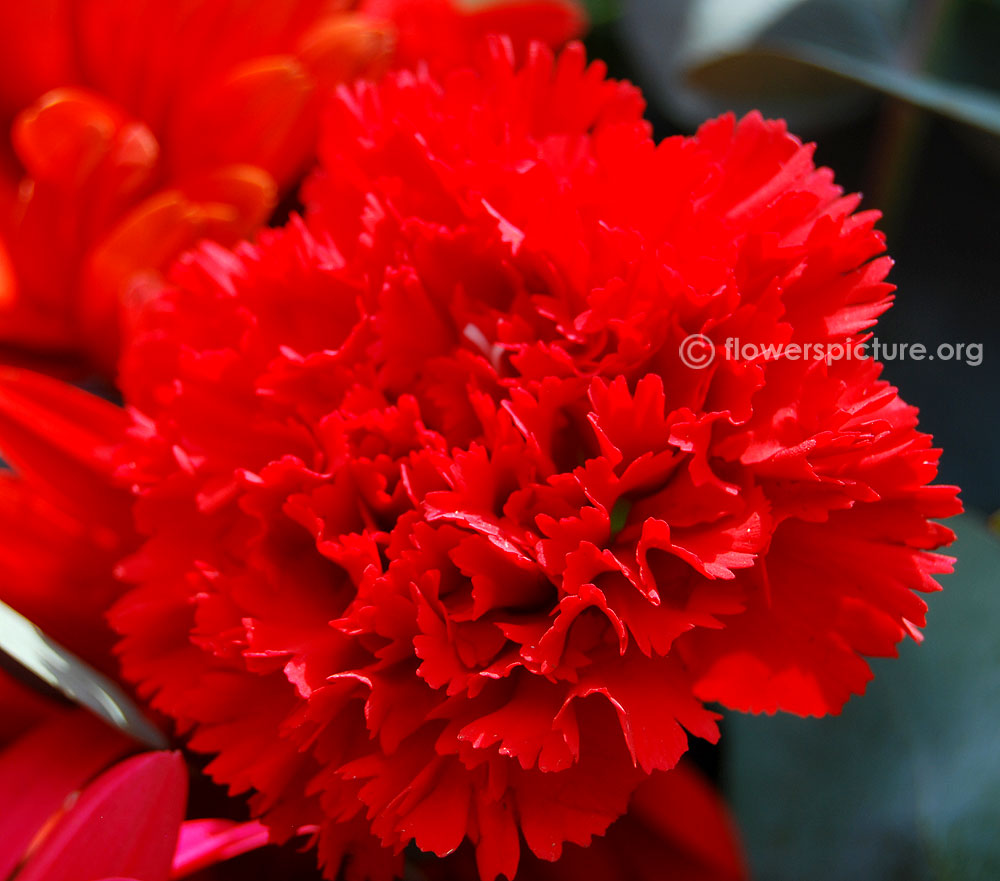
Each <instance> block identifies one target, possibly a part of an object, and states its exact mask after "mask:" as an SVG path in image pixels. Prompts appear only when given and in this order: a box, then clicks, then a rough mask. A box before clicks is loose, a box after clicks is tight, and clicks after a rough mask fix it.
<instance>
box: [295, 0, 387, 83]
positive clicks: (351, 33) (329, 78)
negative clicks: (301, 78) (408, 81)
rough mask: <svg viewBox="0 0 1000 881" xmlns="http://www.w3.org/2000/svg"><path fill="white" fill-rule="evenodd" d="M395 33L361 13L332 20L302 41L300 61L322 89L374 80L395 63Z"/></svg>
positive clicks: (334, 17)
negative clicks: (393, 51)
mask: <svg viewBox="0 0 1000 881" xmlns="http://www.w3.org/2000/svg"><path fill="white" fill-rule="evenodd" d="M395 36H396V31H395V28H394V27H393V26H392V25H391V24H390V23H388V22H381V21H375V20H373V19H371V18H370V17H368V16H365V15H362V14H359V13H344V14H342V15H336V16H331V17H329V18H327V19H325V20H324V21H321V22H320V23H319V24H317V25H316V26H315V27H313V28H311V29H310V30H309V31H307V32H306V33H305V34H304V35H303V36H302V38H301V39H300V40H299V52H298V55H299V58H300V59H301V60H302V62H303V64H305V65H306V67H308V68H309V70H310V72H311V73H312V74H313V75H314V76H315V77H316V80H317V81H318V82H319V84H320V85H321V87H324V88H331V87H333V86H336V85H338V84H339V83H344V82H349V81H350V80H353V79H357V78H359V77H365V78H368V79H374V78H376V77H378V76H380V75H381V74H382V73H383V72H384V71H385V70H386V69H387V68H388V66H389V64H390V62H391V61H392V50H393V47H394V44H395Z"/></svg>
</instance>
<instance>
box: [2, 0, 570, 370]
mask: <svg viewBox="0 0 1000 881" xmlns="http://www.w3.org/2000/svg"><path fill="white" fill-rule="evenodd" d="M567 4H568V0H548V2H542V3H535V4H529V5H527V6H525V7H524V9H519V8H517V7H518V6H519V4H513V5H510V4H507V3H500V4H499V5H498V6H496V7H494V8H491V9H489V10H482V11H478V10H477V11H475V12H469V13H466V12H464V11H462V10H461V9H460V8H459V7H457V6H453V5H452V4H451V3H449V2H445V0H442V2H441V3H440V4H438V7H439V8H436V9H435V11H434V13H433V15H425V12H427V9H426V4H425V3H424V2H423V0H400V2H395V3H393V4H390V5H389V6H386V5H384V4H383V5H381V6H378V4H376V6H378V8H377V9H375V10H373V11H372V12H371V13H369V12H365V11H362V10H360V9H358V8H356V7H357V6H358V5H359V4H358V3H357V2H354V0H291V2H272V0H267V2H258V3H238V2H234V0H197V2H181V3H175V2H169V3H163V2H151V0H138V2H137V0H37V2H35V0H33V2H30V3H5V4H3V5H2V8H0V125H2V127H3V129H4V131H5V132H6V131H7V130H8V129H9V131H10V133H11V135H10V141H9V142H7V141H6V139H4V142H3V143H2V144H0V343H3V344H6V345H8V346H13V347H15V349H20V350H22V356H25V355H27V356H31V355H34V356H36V357H38V356H40V355H50V356H51V355H54V354H60V355H74V354H79V353H80V352H81V350H82V352H83V354H84V355H86V356H88V357H89V358H90V359H91V360H92V361H94V362H96V363H97V365H98V366H100V367H103V368H104V369H105V370H106V371H110V370H111V369H112V368H113V366H114V363H115V360H116V357H117V352H118V335H119V331H120V327H119V324H120V322H121V321H122V320H125V321H126V324H127V316H128V314H130V312H131V310H132V309H133V308H135V306H136V304H137V303H139V302H141V301H142V300H143V299H144V298H145V297H146V296H147V295H148V293H149V291H150V290H151V289H152V288H154V287H155V285H156V281H157V277H158V273H159V271H160V270H161V269H162V268H164V267H165V266H167V265H169V263H170V262H171V261H172V260H173V259H174V258H175V257H176V256H177V255H178V254H180V253H181V252H182V251H184V250H186V249H188V248H190V247H192V246H193V245H194V244H195V243H196V242H197V241H199V240H201V239H202V238H209V239H214V240H216V241H220V242H224V243H234V242H236V241H238V240H239V239H240V238H242V237H245V236H247V235H249V234H250V233H251V232H252V231H253V230H255V229H256V228H257V227H258V226H260V225H261V224H262V223H263V222H264V221H265V220H266V219H267V217H268V216H269V215H270V213H271V211H272V209H273V208H274V206H275V201H276V198H277V196H278V194H279V193H280V192H281V191H283V190H284V189H285V188H286V187H287V186H288V185H289V184H290V183H292V182H293V181H294V180H295V178H296V177H297V175H299V174H300V173H301V172H302V171H303V169H304V167H305V164H306V163H307V161H309V160H310V159H311V158H312V156H313V153H314V149H315V133H316V127H317V119H318V115H319V109H320V107H321V106H322V104H323V101H324V99H325V97H326V96H327V95H328V94H329V92H330V90H331V88H332V87H333V86H335V85H336V84H338V83H341V82H344V81H347V80H350V79H352V78H354V77H356V76H375V75H378V74H379V73H380V72H381V71H382V70H384V69H385V68H386V67H387V66H388V65H389V64H390V63H391V61H392V47H393V43H394V41H395V39H396V38H395V31H396V25H395V24H394V23H393V20H394V19H398V20H399V22H400V23H401V27H402V29H403V30H402V42H403V45H404V47H405V58H406V60H407V61H408V62H409V61H411V60H416V59H417V58H419V57H425V56H426V54H427V53H434V54H435V55H436V56H437V59H438V60H437V61H436V62H435V63H436V64H438V65H441V64H444V63H445V59H446V58H447V59H455V60H458V59H460V58H462V57H463V55H464V54H465V53H467V52H468V51H469V50H468V45H469V44H468V43H463V42H459V43H458V44H456V45H454V46H453V45H452V41H467V40H472V39H473V38H475V37H476V36H477V35H479V34H480V32H481V31H483V29H490V28H492V27H493V26H503V27H509V28H512V29H516V30H517V32H518V33H519V34H520V35H522V36H523V37H524V38H527V37H529V36H534V37H538V38H550V39H553V40H559V41H564V40H565V39H567V38H568V37H570V36H573V35H574V34H575V32H576V30H577V29H578V28H579V27H580V24H581V19H580V17H579V15H578V14H575V13H574V9H575V7H574V6H571V5H567ZM411 7H413V8H412V9H411ZM417 7H419V10H420V11H419V13H417V12H416V11H415V10H416V8H417ZM508 7H509V11H508ZM550 7H551V9H550ZM375 13H377V15H376V14H375ZM123 310H124V314H123Z"/></svg>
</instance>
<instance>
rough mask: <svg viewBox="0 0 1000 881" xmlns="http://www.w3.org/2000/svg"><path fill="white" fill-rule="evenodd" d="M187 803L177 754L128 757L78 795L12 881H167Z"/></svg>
mask: <svg viewBox="0 0 1000 881" xmlns="http://www.w3.org/2000/svg"><path fill="white" fill-rule="evenodd" d="M186 801H187V775H186V772H185V768H184V763H183V761H182V760H181V757H180V755H179V754H178V753H168V752H156V753H145V754H143V755H141V756H135V757H133V758H131V759H127V760H126V761H124V762H121V763H120V764H118V765H116V766H115V767H114V768H112V769H111V770H110V771H107V772H106V773H104V774H102V775H101V777H99V778H98V779H97V780H96V781H95V782H94V783H92V784H91V785H90V786H88V787H87V788H86V789H85V790H84V792H83V795H82V796H81V797H80V801H79V802H78V803H77V804H76V806H75V807H74V808H73V809H72V810H71V811H70V812H69V813H68V814H67V815H66V816H65V817H64V818H63V820H62V821H61V822H60V823H59V825H58V826H57V827H56V828H55V830H54V831H53V832H52V834H51V836H50V837H49V838H48V839H46V841H45V842H44V843H43V845H42V848H41V850H40V851H39V852H38V853H36V854H35V856H34V857H33V858H32V859H31V860H30V861H29V862H28V865H27V866H25V868H24V870H23V871H22V872H21V873H20V874H19V875H18V881H81V879H82V878H102V877H116V876H122V877H127V878H137V879H140V881H167V879H168V878H169V877H170V864H171V860H172V858H173V854H174V849H175V846H176V844H177V837H178V833H179V830H180V826H181V822H182V821H183V819H184V807H185V803H186Z"/></svg>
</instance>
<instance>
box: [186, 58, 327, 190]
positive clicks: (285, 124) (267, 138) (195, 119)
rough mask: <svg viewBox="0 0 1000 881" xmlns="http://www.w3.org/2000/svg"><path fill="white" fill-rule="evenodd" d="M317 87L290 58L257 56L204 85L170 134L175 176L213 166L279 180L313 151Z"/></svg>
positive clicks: (290, 172)
mask: <svg viewBox="0 0 1000 881" xmlns="http://www.w3.org/2000/svg"><path fill="white" fill-rule="evenodd" d="M314 92H315V85H314V83H313V80H312V77H311V76H310V75H309V74H308V73H307V71H306V70H305V68H304V67H303V66H302V65H301V64H300V63H299V62H298V61H297V60H296V59H295V58H292V57H291V56H285V55H279V56H272V57H269V58H259V59H255V60H253V61H250V62H246V63H244V64H240V65H238V66H237V67H235V68H233V69H232V70H231V71H230V72H229V73H228V74H227V75H226V76H225V77H224V78H222V79H221V80H218V81H216V83H215V84H206V85H205V86H204V88H203V89H202V91H201V92H200V93H199V94H198V96H197V97H196V98H195V99H193V101H192V103H191V104H189V105H188V106H185V107H182V108H180V109H179V110H178V112H177V115H176V116H175V122H174V126H173V128H172V131H171V136H170V141H169V147H170V161H171V166H172V169H173V172H174V176H175V177H181V176H183V175H185V174H188V173H190V172H192V171H199V170H202V169H205V168H211V167H212V166H216V165H231V164H235V163H241V164H246V165H257V166H259V167H261V168H263V169H265V170H266V171H268V172H270V173H271V174H272V175H273V176H274V177H275V178H277V179H278V180H280V181H286V180H288V179H289V178H290V177H291V176H292V175H293V174H294V173H295V172H297V171H298V170H299V169H300V168H301V166H302V165H303V163H304V162H305V160H306V158H307V157H308V156H309V154H310V153H311V152H312V150H313V136H312V132H313V130H314V127H315V117H316V115H317V108H316V107H315V106H314V105H313V100H312V99H313V96H314Z"/></svg>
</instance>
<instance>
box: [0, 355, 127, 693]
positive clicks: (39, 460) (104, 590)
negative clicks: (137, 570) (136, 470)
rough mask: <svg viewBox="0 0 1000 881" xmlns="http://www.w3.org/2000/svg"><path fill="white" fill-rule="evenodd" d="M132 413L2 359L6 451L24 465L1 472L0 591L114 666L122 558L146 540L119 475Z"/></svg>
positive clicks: (60, 636)
mask: <svg viewBox="0 0 1000 881" xmlns="http://www.w3.org/2000/svg"><path fill="white" fill-rule="evenodd" d="M128 422H129V419H128V416H127V414H126V413H125V411H124V410H123V409H122V408H121V407H118V406H115V405H114V404H111V403H108V402H107V401H104V400H101V399H100V398H97V397H95V396H94V395H91V394H88V393H86V392H84V391H82V390H80V389H77V388H74V387H72V386H69V385H66V384H64V383H61V382H58V381H57V380H54V379H51V378H49V377H46V376H41V375H38V374H35V373H32V372H30V371H26V370H21V369H18V368H0V438H2V455H3V458H4V460H5V462H6V463H7V465H8V466H10V467H12V468H13V469H14V470H13V471H3V472H0V530H2V534H3V541H2V543H0V566H2V569H3V572H4V578H3V581H2V583H0V600H3V602H5V603H7V604H8V605H9V606H11V607H13V608H14V609H16V610H17V611H18V612H20V613H21V614H22V615H24V616H25V617H26V618H28V619H29V620H31V621H32V622H33V623H34V624H36V625H38V626H39V627H40V628H41V629H42V630H43V631H44V632H45V633H46V634H47V635H48V636H50V637H52V638H53V639H55V640H56V641H57V642H58V643H60V644H62V645H63V646H64V647H66V648H68V649H69V650H70V651H72V652H73V653H74V654H76V655H78V656H80V657H82V658H84V659H85V660H86V661H88V662H89V663H91V664H93V665H95V666H97V667H98V668H100V669H101V670H103V671H104V672H107V673H110V672H113V671H114V670H116V667H117V665H116V664H115V662H114V659H113V657H112V655H111V646H112V644H113V642H114V637H113V634H112V632H111V629H110V628H109V627H108V625H107V623H106V621H105V613H106V612H107V609H108V608H109V607H110V605H111V603H112V602H113V601H114V600H115V599H116V598H117V597H118V595H119V594H120V593H121V587H122V586H121V584H120V582H118V581H116V580H115V578H114V574H113V573H114V566H115V564H116V562H117V561H118V560H120V559H121V558H122V557H123V556H124V555H126V554H128V553H130V552H131V550H132V549H133V548H134V547H135V545H136V544H137V539H136V536H135V531H134V529H133V525H132V511H131V507H132V503H131V498H130V496H129V493H128V491H127V489H126V488H124V487H119V486H116V485H115V484H114V481H113V479H112V473H113V464H112V456H113V453H114V451H115V449H116V448H117V446H118V445H119V444H120V443H121V439H122V437H123V434H124V431H125V428H126V425H127V424H128ZM29 700H30V698H29ZM3 703H4V702H3V701H2V700H0V704H3Z"/></svg>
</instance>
